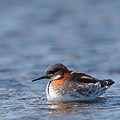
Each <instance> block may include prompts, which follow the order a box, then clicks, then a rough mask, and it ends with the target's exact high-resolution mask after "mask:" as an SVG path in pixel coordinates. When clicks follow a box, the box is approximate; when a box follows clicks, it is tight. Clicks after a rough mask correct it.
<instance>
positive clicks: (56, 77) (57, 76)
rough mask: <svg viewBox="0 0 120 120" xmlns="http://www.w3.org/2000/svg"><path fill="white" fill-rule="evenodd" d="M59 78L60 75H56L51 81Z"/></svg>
mask: <svg viewBox="0 0 120 120" xmlns="http://www.w3.org/2000/svg"><path fill="white" fill-rule="evenodd" d="M59 78H61V75H56V76H53V77H51V80H57V79H59Z"/></svg>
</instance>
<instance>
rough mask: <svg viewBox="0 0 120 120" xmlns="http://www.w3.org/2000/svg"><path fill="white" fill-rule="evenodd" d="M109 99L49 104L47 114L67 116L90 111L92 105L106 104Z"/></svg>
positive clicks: (101, 98)
mask: <svg viewBox="0 0 120 120" xmlns="http://www.w3.org/2000/svg"><path fill="white" fill-rule="evenodd" d="M106 100H107V98H104V97H100V98H98V99H97V100H95V101H84V102H83V101H77V102H47V105H48V106H47V113H49V114H67V113H72V112H77V111H80V110H81V111H83V110H86V109H87V110H88V109H90V106H91V105H95V104H96V105H97V104H98V105H99V104H100V103H102V104H104V103H105V102H106Z"/></svg>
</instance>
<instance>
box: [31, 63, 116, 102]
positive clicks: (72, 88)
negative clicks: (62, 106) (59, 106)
mask: <svg viewBox="0 0 120 120" xmlns="http://www.w3.org/2000/svg"><path fill="white" fill-rule="evenodd" d="M41 79H49V82H48V84H47V87H46V97H47V100H48V101H58V102H62V101H63V102H67V101H89V100H94V99H96V98H98V97H99V96H101V95H102V94H104V93H105V92H106V90H107V89H108V88H109V87H110V86H111V85H112V84H114V83H115V82H114V81H113V80H111V79H104V80H100V79H97V78H94V77H92V76H90V75H87V74H85V73H80V72H75V71H72V70H69V69H68V68H67V67H66V66H65V65H63V64H61V63H57V64H53V65H50V66H49V67H48V68H47V69H46V71H45V74H44V75H42V76H41V77H39V78H37V79H34V80H32V82H34V81H37V80H41Z"/></svg>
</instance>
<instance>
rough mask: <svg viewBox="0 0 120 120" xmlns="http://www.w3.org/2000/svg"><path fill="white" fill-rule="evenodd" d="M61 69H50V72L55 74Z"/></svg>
mask: <svg viewBox="0 0 120 120" xmlns="http://www.w3.org/2000/svg"><path fill="white" fill-rule="evenodd" d="M59 70H60V69H59V68H56V69H53V70H51V71H49V74H54V73H56V72H58V71H59Z"/></svg>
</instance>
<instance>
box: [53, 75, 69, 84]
mask: <svg viewBox="0 0 120 120" xmlns="http://www.w3.org/2000/svg"><path fill="white" fill-rule="evenodd" d="M67 76H68V73H64V74H63V76H62V77H61V78H60V79H56V80H52V81H51V85H52V86H57V85H60V84H62V83H63V82H64V81H65V79H66V77H67Z"/></svg>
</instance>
